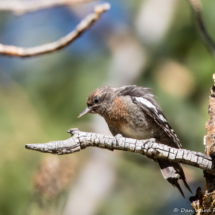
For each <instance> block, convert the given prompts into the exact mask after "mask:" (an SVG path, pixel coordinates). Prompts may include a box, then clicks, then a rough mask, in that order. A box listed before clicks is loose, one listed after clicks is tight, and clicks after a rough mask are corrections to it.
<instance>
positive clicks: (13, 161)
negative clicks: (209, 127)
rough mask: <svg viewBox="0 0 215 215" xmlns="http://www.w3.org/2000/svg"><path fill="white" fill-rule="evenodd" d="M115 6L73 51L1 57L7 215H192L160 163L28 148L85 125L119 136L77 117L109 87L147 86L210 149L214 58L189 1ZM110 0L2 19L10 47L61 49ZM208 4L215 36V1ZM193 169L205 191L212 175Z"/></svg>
mask: <svg viewBox="0 0 215 215" xmlns="http://www.w3.org/2000/svg"><path fill="white" fill-rule="evenodd" d="M108 2H109V3H110V4H111V10H110V11H108V12H107V13H105V14H104V15H102V18H101V19H100V20H99V21H98V22H97V23H96V24H95V25H94V26H93V27H92V28H90V29H89V31H87V32H86V33H85V34H83V35H82V36H81V37H80V38H79V39H77V40H76V41H75V42H74V43H73V44H71V45H69V46H68V47H66V48H64V49H63V50H60V51H58V52H55V53H51V54H47V55H44V56H38V57H32V58H26V59H18V58H13V57H8V56H0V148H1V150H0V214H1V215H15V214H16V215H23V214H56V215H57V214H64V215H69V214H71V215H101V214H102V215H130V214H132V215H142V214H150V215H153V214H165V215H166V214H177V213H174V212H173V209H174V208H179V209H181V208H187V209H191V206H190V203H189V200H188V198H189V197H190V194H189V193H187V192H186V191H185V195H186V199H183V198H182V197H181V196H180V194H179V192H178V191H177V190H176V189H175V188H173V187H172V186H171V185H170V184H169V183H168V182H166V181H165V180H164V179H163V177H162V174H161V173H160V170H159V168H158V165H157V164H156V163H154V162H152V161H151V160H148V159H147V158H145V157H143V156H141V155H137V154H132V153H128V152H127V153H126V152H109V151H107V152H106V151H105V150H102V149H94V148H92V149H89V148H88V149H86V150H84V151H82V152H80V153H77V154H74V155H67V156H62V157H60V156H57V155H48V154H41V153H37V152H33V151H28V150H26V149H25V147H24V146H25V144H27V143H43V142H49V141H51V140H60V139H66V138H69V135H68V134H67V133H66V131H67V130H68V129H69V128H75V127H77V128H79V129H80V130H83V131H95V132H101V133H105V134H108V128H107V126H106V125H105V123H104V121H103V119H101V118H99V117H98V116H86V117H83V118H81V119H77V116H78V114H79V113H80V112H81V111H82V110H83V109H84V108H85V106H86V103H85V102H86V98H87V96H88V94H89V93H91V91H92V90H94V89H95V88H97V87H99V86H102V85H105V84H108V85H112V86H117V85H125V84H137V85H140V86H146V87H150V88H152V89H153V91H152V92H153V94H155V95H156V96H157V97H158V102H159V103H160V105H161V107H162V109H163V112H164V114H165V115H166V117H167V119H168V120H169V123H170V125H171V126H172V127H173V128H174V130H175V132H176V133H177V135H178V136H179V139H180V140H181V143H182V145H183V147H184V148H186V149H189V150H195V151H200V152H203V151H204V146H203V136H204V135H205V133H206V132H205V123H206V121H207V120H208V118H209V117H208V115H207V108H208V96H209V93H210V91H209V90H210V87H211V86H212V84H213V81H212V74H213V71H214V59H213V57H212V56H211V54H210V53H209V51H208V50H207V49H206V47H205V45H204V43H203V41H202V39H201V38H200V36H199V33H198V29H197V28H196V24H195V19H194V16H193V13H192V10H191V7H190V5H189V2H188V1H179V0H162V1H160V0H143V1H142V0H133V1H129V0H112V1H108ZM0 3H1V2H0ZM99 3H100V2H99V1H97V2H92V3H86V4H79V5H76V6H71V7H56V8H50V9H46V10H39V11H36V12H33V13H25V14H23V15H22V16H18V15H16V14H13V13H10V12H1V13H0V41H1V43H2V44H7V45H15V46H23V47H31V46H36V45H40V44H43V43H47V42H52V41H55V40H57V39H59V38H60V37H62V36H64V35H66V34H67V33H69V32H70V31H71V30H72V29H74V28H75V26H76V25H77V24H78V23H79V22H80V20H82V19H83V18H84V17H85V16H86V15H87V14H89V12H91V11H92V10H93V7H94V5H96V4H99ZM202 3H203V8H204V19H205V23H206V26H207V28H208V30H209V32H210V34H211V35H212V38H215V28H214V19H215V13H214V9H215V2H214V1H213V0H207V1H206V0H204V1H202ZM184 169H185V174H186V177H187V181H188V184H190V186H191V188H192V190H193V192H194V193H195V190H196V189H197V187H198V186H201V187H202V188H204V177H203V172H202V171H201V170H199V169H195V168H191V167H187V166H184ZM183 189H184V187H183ZM184 190H185V189H184ZM179 212H180V211H179ZM179 212H178V213H179ZM179 214H180V213H179ZM186 214H192V213H186Z"/></svg>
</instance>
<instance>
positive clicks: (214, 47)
mask: <svg viewBox="0 0 215 215" xmlns="http://www.w3.org/2000/svg"><path fill="white" fill-rule="evenodd" d="M189 2H190V4H191V7H192V8H193V11H194V14H195V17H196V22H197V25H198V28H199V30H200V33H201V35H202V38H203V40H204V41H205V42H206V43H207V45H208V47H209V48H210V50H211V52H212V54H213V57H214V58H215V44H214V42H213V40H212V38H211V36H210V35H209V33H208V31H207V29H206V26H205V22H204V19H203V16H202V4H201V1H200V0H189Z"/></svg>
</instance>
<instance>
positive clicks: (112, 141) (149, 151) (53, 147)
mask: <svg viewBox="0 0 215 215" xmlns="http://www.w3.org/2000/svg"><path fill="white" fill-rule="evenodd" d="M68 133H71V135H72V137H71V138H69V139H67V140H62V141H53V142H49V143H45V144H27V145H26V146H25V147H26V148H27V149H31V150H35V151H39V152H45V153H52V154H58V155H63V154H70V153H75V152H78V151H80V150H82V149H85V148H86V147H89V146H94V147H99V148H105V149H109V150H124V151H130V152H135V153H140V154H143V155H146V156H148V157H152V158H162V159H168V160H171V161H174V162H178V163H183V164H187V165H190V166H194V167H197V168H200V169H203V170H205V171H206V172H208V173H210V174H213V175H215V170H214V169H213V168H212V166H213V165H212V158H211V157H210V156H208V155H206V154H203V153H200V152H194V151H189V150H186V149H176V148H172V147H169V146H167V145H164V144H160V143H156V142H155V139H148V140H136V139H131V138H124V137H122V136H121V135H117V136H116V137H111V136H105V135H102V134H96V133H87V132H82V131H79V130H78V129H77V128H75V129H70V130H69V131H68Z"/></svg>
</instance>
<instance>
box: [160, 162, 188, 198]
mask: <svg viewBox="0 0 215 215" xmlns="http://www.w3.org/2000/svg"><path fill="white" fill-rule="evenodd" d="M157 161H158V163H159V165H160V169H161V172H162V174H163V177H164V178H165V179H166V180H167V181H168V182H169V183H170V184H172V185H173V186H174V187H177V188H178V190H179V192H180V193H181V195H182V196H183V197H184V198H185V196H184V193H183V191H182V189H181V187H180V185H179V183H178V180H179V179H181V180H182V181H183V182H184V185H185V187H186V188H187V189H188V190H189V191H190V192H191V193H192V191H191V189H190V187H189V186H188V184H187V182H186V178H185V175H184V171H183V169H182V166H181V165H180V164H179V163H175V162H171V161H169V160H164V159H158V160H157Z"/></svg>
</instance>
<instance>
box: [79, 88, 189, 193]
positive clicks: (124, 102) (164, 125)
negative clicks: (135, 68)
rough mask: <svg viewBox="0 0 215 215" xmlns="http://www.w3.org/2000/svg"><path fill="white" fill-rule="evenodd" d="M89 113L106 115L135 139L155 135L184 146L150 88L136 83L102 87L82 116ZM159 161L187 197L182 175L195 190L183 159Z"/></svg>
mask: <svg viewBox="0 0 215 215" xmlns="http://www.w3.org/2000/svg"><path fill="white" fill-rule="evenodd" d="M88 113H93V114H99V115H101V116H102V117H104V119H105V121H106V122H107V124H108V127H109V129H110V131H111V133H112V134H113V135H114V136H115V135H117V134H121V135H122V136H124V137H129V138H134V139H149V138H155V139H156V142H157V143H162V144H165V145H168V146H171V147H174V148H181V147H182V145H181V143H180V141H179V139H178V138H177V135H176V134H175V132H174V130H173V129H172V128H171V126H170V125H169V123H168V121H167V119H166V117H165V116H164V115H163V113H162V111H161V108H160V106H159V105H158V103H157V102H156V100H155V97H154V95H152V94H151V92H150V89H148V88H143V87H138V86H136V85H130V86H122V87H109V86H103V87H99V88H97V89H96V90H94V91H93V92H92V93H91V94H90V95H89V97H88V99H87V108H86V109H85V110H84V111H83V112H82V113H81V114H80V115H79V116H78V117H81V116H84V115H86V114H88ZM154 160H155V159H154ZM155 161H157V162H158V164H159V165H160V169H161V172H162V174H163V177H164V178H165V179H166V180H167V181H168V182H169V183H170V184H172V185H173V186H174V187H177V188H178V190H179V191H180V193H181V195H182V196H183V197H184V193H183V191H182V189H181V187H180V185H179V183H178V180H179V179H181V180H182V181H183V182H184V184H185V186H186V188H187V189H188V190H189V191H190V192H191V193H192V191H191V189H190V187H189V186H188V184H187V182H186V178H185V175H184V171H183V169H182V166H181V165H180V164H179V163H176V162H171V161H169V160H164V159H156V160H155Z"/></svg>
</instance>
